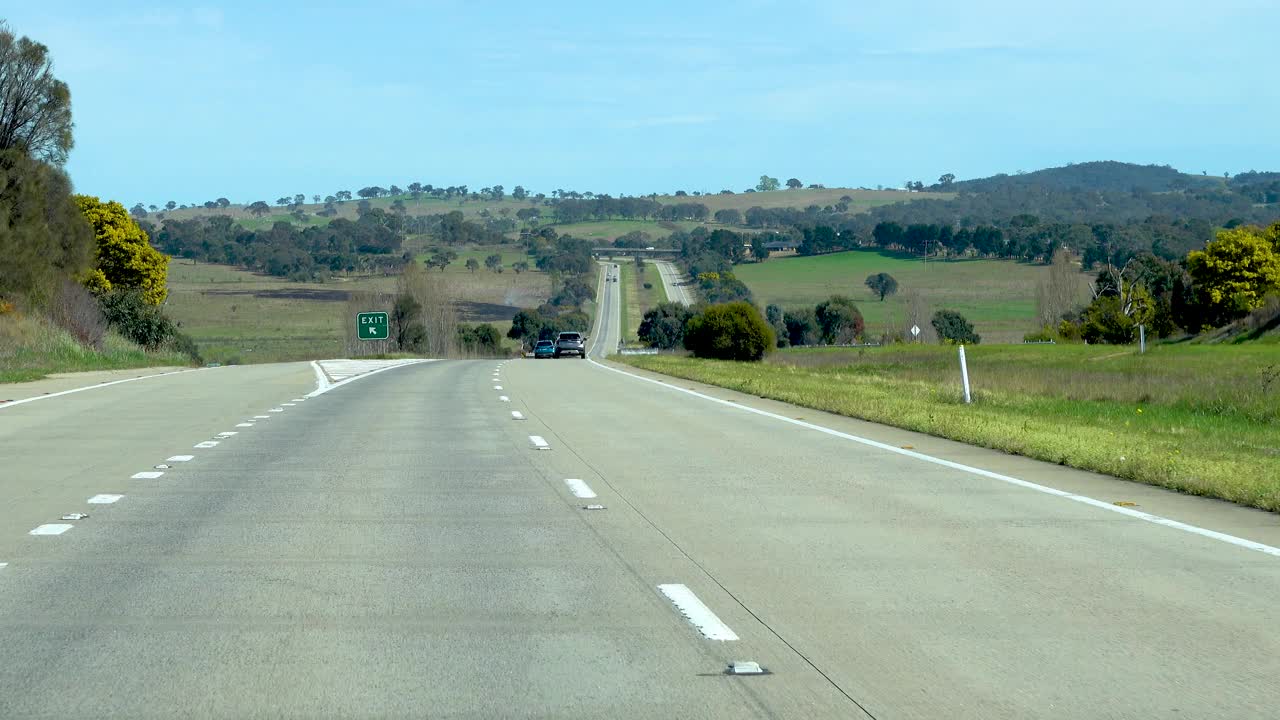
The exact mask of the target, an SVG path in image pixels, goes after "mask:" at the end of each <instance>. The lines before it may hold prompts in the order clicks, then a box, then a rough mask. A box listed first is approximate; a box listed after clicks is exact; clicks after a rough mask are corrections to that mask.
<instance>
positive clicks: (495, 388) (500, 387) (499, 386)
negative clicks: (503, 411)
mask: <svg viewBox="0 0 1280 720" xmlns="http://www.w3.org/2000/svg"><path fill="white" fill-rule="evenodd" d="M493 389H494V390H501V389H502V386H501V385H494V386H493Z"/></svg>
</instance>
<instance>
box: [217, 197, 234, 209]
mask: <svg viewBox="0 0 1280 720" xmlns="http://www.w3.org/2000/svg"><path fill="white" fill-rule="evenodd" d="M214 202H216V203H218V207H220V208H222V209H223V210H226V209H227V208H228V207H231V201H230V200H228V199H226V198H224V197H220V198H218V199H217V200H214Z"/></svg>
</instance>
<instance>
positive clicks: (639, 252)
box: [591, 247, 680, 257]
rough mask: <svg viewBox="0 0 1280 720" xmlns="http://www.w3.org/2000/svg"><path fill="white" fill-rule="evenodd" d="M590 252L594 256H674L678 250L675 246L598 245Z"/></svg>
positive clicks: (677, 253)
mask: <svg viewBox="0 0 1280 720" xmlns="http://www.w3.org/2000/svg"><path fill="white" fill-rule="evenodd" d="M591 254H592V255H593V256H595V257H619V256H621V257H675V256H677V255H679V254H680V251H679V250H677V249H675V248H620V247H598V248H591Z"/></svg>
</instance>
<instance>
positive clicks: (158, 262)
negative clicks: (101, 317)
mask: <svg viewBox="0 0 1280 720" xmlns="http://www.w3.org/2000/svg"><path fill="white" fill-rule="evenodd" d="M75 200H76V205H77V206H78V207H79V208H80V212H81V213H82V214H83V215H84V218H85V220H86V221H88V223H89V227H91V228H93V233H94V238H95V240H96V241H97V247H98V251H97V258H96V260H95V262H94V266H93V269H92V270H91V271H90V272H89V275H88V276H87V277H86V278H85V285H86V286H88V287H89V289H91V290H93V291H94V292H96V293H100V294H101V293H107V292H111V291H112V290H113V289H121V290H133V289H136V290H139V291H141V293H142V299H143V301H144V302H146V303H148V304H151V305H159V304H160V303H162V302H164V299H165V297H167V296H168V294H169V290H168V288H167V287H166V286H165V281H166V278H167V277H168V273H169V258H168V257H167V256H165V255H164V254H163V253H161V252H160V251H158V250H156V249H155V248H153V247H151V243H150V241H149V238H147V234H146V233H145V232H143V231H142V228H141V227H138V223H136V222H134V220H133V219H132V218H130V217H129V215H128V213H126V212H125V209H124V206H123V205H121V204H120V203H118V202H105V203H104V202H102V201H101V200H99V199H98V198H96V197H92V196H89V195H77V196H76V198H75Z"/></svg>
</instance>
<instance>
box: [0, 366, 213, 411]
mask: <svg viewBox="0 0 1280 720" xmlns="http://www.w3.org/2000/svg"><path fill="white" fill-rule="evenodd" d="M209 369H212V368H188V369H186V370H170V371H169V372H164V373H156V374H155V375H143V376H142V377H136V378H125V379H123V380H112V381H111V382H104V383H98V384H97V385H86V386H84V387H78V388H72V389H71V390H63V391H61V392H56V393H49V394H48V395H37V396H35V397H29V398H23V399H21V400H12V401H10V402H7V403H0V410H4V409H5V408H11V407H13V406H15V405H22V404H24V403H29V402H35V401H37V400H48V399H49V398H56V397H62V396H63V395H70V394H72V393H78V392H84V391H85V390H97V389H98V388H104V387H111V386H112V385H120V384H122V383H128V382H136V381H138V380H150V379H151V378H158V377H165V376H168V375H177V374H179V373H186V372H194V371H196V370H209Z"/></svg>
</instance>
